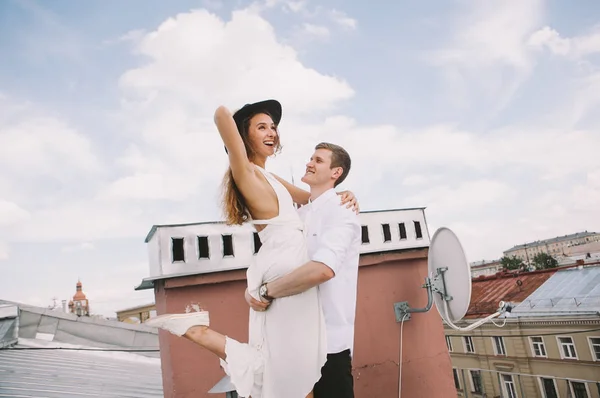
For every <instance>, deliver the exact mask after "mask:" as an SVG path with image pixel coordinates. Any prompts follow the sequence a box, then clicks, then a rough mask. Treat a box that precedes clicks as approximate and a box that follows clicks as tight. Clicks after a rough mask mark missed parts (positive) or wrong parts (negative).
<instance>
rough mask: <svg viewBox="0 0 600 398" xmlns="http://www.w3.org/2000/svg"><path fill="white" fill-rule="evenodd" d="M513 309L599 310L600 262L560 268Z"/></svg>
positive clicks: (527, 312)
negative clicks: (599, 263) (591, 264)
mask: <svg viewBox="0 0 600 398" xmlns="http://www.w3.org/2000/svg"><path fill="white" fill-rule="evenodd" d="M513 312H514V313H515V314H518V315H519V316H559V315H565V314H569V315H573V314H597V313H600V266H599V265H598V264H597V265H595V266H586V267H583V266H580V267H570V268H566V269H560V270H558V271H557V272H556V273H554V274H553V275H552V277H551V278H549V279H548V280H547V281H546V282H545V283H544V284H542V285H541V286H540V287H539V288H538V289H537V290H536V291H534V292H533V293H532V294H531V295H530V296H529V297H527V298H526V299H525V300H523V301H522V302H521V304H519V305H518V306H517V307H515V309H514V310H513Z"/></svg>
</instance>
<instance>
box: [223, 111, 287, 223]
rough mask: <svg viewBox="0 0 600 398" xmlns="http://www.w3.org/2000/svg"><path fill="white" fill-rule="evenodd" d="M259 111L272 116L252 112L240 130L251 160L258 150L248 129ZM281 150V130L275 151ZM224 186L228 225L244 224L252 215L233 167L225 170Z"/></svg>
mask: <svg viewBox="0 0 600 398" xmlns="http://www.w3.org/2000/svg"><path fill="white" fill-rule="evenodd" d="M259 113H264V114H265V115H268V116H269V117H271V115H270V114H269V113H268V112H264V111H261V112H257V113H255V114H252V115H250V116H248V117H247V118H246V119H244V121H243V123H242V126H241V127H242V131H240V135H241V137H242V141H243V142H244V147H245V148H246V153H247V154H248V159H250V161H252V160H253V159H254V157H255V155H256V152H255V151H254V148H252V145H251V144H250V139H249V138H248V130H249V128H250V121H251V120H252V118H253V117H254V116H255V115H257V114H259ZM280 150H281V145H280V143H279V132H277V139H276V147H275V153H277V152H279V151H280ZM222 187H223V199H222V205H223V213H224V215H225V222H226V224H227V225H242V224H243V223H245V222H246V221H248V220H249V219H250V217H251V216H250V211H249V210H248V206H247V205H246V199H245V198H244V196H243V195H242V193H241V192H240V190H239V188H238V187H237V185H236V183H235V181H234V180H233V172H232V171H231V167H228V168H227V171H226V172H225V176H224V177H223V183H222Z"/></svg>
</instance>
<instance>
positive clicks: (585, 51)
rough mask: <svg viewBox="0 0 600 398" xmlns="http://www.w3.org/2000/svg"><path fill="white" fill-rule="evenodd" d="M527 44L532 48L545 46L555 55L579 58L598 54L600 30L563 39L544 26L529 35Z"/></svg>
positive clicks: (599, 50) (554, 31)
mask: <svg viewBox="0 0 600 398" xmlns="http://www.w3.org/2000/svg"><path fill="white" fill-rule="evenodd" d="M528 44H530V45H531V46H533V47H544V46H546V47H548V49H549V50H550V51H551V52H552V53H554V54H556V55H562V56H570V57H573V58H581V57H585V56H587V55H591V54H595V53H598V52H600V28H596V29H595V30H594V31H592V32H590V33H589V34H585V35H581V36H576V37H573V38H563V37H561V35H560V34H559V33H558V32H557V31H556V30H554V29H552V28H550V27H549V26H544V27H543V28H542V29H540V30H538V31H536V32H534V33H533V34H532V35H531V37H530V38H529V41H528Z"/></svg>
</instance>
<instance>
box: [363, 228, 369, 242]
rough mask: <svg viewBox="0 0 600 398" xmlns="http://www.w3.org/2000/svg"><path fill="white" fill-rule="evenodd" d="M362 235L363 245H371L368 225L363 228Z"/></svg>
mask: <svg viewBox="0 0 600 398" xmlns="http://www.w3.org/2000/svg"><path fill="white" fill-rule="evenodd" d="M361 235H362V243H363V244H367V243H369V226H368V225H363V226H362V228H361Z"/></svg>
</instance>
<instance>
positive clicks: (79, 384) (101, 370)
mask: <svg viewBox="0 0 600 398" xmlns="http://www.w3.org/2000/svg"><path fill="white" fill-rule="evenodd" d="M81 348H85V347H81V346H75V345H69V344H64V343H53V342H46V341H40V340H28V339H22V338H20V339H19V343H18V344H17V345H16V346H15V347H13V348H8V349H1V350H0V397H44V398H63V397H98V398H110V397H130V398H147V397H157V398H158V397H160V398H162V397H163V388H162V374H161V368H160V359H158V358H148V357H144V356H141V355H135V354H132V353H126V352H100V351H75V350H73V351H69V350H67V349H81ZM87 349H90V348H87Z"/></svg>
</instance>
